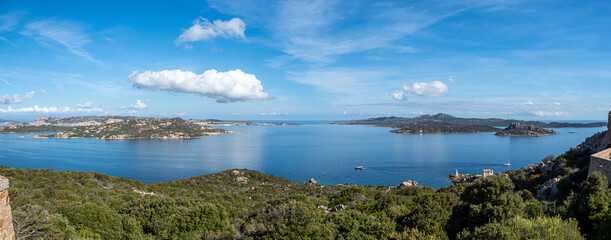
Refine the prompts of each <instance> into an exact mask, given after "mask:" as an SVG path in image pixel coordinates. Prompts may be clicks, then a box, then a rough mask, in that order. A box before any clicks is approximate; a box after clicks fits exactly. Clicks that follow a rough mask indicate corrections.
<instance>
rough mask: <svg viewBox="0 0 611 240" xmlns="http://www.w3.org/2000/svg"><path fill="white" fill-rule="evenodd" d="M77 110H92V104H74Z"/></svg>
mask: <svg viewBox="0 0 611 240" xmlns="http://www.w3.org/2000/svg"><path fill="white" fill-rule="evenodd" d="M76 107H77V108H93V103H92V102H86V103H84V104H80V103H78V104H76Z"/></svg>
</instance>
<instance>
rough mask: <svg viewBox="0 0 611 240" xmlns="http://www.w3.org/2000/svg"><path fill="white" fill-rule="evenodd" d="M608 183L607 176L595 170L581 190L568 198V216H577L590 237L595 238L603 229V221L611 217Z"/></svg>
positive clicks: (581, 226) (610, 195)
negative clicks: (601, 226)
mask: <svg viewBox="0 0 611 240" xmlns="http://www.w3.org/2000/svg"><path fill="white" fill-rule="evenodd" d="M607 184H608V183H607V178H606V177H605V176H603V175H602V174H600V173H599V172H594V173H593V174H592V175H590V176H589V177H588V179H587V180H586V181H585V182H584V183H583V184H582V190H581V192H580V193H577V194H573V195H571V196H570V197H569V199H567V203H568V211H567V215H568V216H566V217H573V218H576V219H577V221H578V222H579V227H580V228H581V230H582V232H583V233H584V234H586V236H588V238H592V239H593V238H594V237H595V236H594V235H596V233H598V232H599V230H602V229H601V228H600V225H601V223H602V222H603V221H605V219H608V218H610V217H611V191H610V190H609V187H608V185H607Z"/></svg>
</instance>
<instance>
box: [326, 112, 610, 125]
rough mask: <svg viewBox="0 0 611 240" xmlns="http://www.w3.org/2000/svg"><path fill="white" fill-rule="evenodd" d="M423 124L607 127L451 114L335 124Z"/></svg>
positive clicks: (603, 123) (370, 119)
mask: <svg viewBox="0 0 611 240" xmlns="http://www.w3.org/2000/svg"><path fill="white" fill-rule="evenodd" d="M422 122H436V123H445V124H454V125H461V126H469V125H470V126H482V125H484V126H491V127H505V126H509V125H510V124H511V123H521V124H526V125H533V126H537V127H542V128H565V127H575V128H581V127H604V126H607V123H606V122H595V123H561V122H550V123H546V122H541V121H522V120H515V119H500V118H460V117H454V116H452V115H449V114H444V113H439V114H435V115H429V114H425V115H420V116H417V117H413V118H404V117H379V118H368V119H361V120H349V121H338V122H334V123H335V124H348V125H374V126H380V127H391V128H403V127H406V126H409V125H410V124H413V123H422Z"/></svg>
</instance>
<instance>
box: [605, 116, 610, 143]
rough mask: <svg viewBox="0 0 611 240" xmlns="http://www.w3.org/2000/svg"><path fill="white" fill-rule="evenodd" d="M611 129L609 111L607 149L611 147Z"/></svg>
mask: <svg viewBox="0 0 611 240" xmlns="http://www.w3.org/2000/svg"><path fill="white" fill-rule="evenodd" d="M609 129H611V111H609V121H608V122H607V135H606V137H605V141H606V142H607V143H606V147H607V148H610V147H611V131H609Z"/></svg>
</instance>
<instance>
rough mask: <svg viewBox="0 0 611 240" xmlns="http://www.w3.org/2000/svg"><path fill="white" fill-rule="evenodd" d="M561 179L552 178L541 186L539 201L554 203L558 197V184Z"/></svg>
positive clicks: (538, 194)
mask: <svg viewBox="0 0 611 240" xmlns="http://www.w3.org/2000/svg"><path fill="white" fill-rule="evenodd" d="M559 181H560V178H552V179H550V180H547V182H545V183H543V185H541V189H539V191H537V199H539V200H540V201H554V200H556V196H557V195H558V188H557V186H558V182H559Z"/></svg>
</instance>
